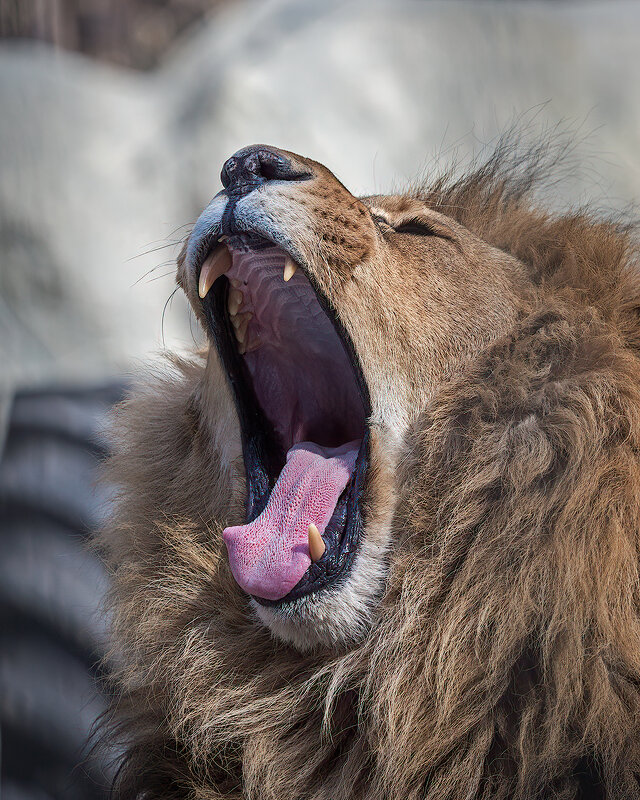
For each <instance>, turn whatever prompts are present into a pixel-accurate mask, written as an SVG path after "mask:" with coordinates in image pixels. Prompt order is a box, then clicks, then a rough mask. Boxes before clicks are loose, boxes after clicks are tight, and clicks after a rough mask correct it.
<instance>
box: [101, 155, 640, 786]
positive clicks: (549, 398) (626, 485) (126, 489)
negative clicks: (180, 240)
mask: <svg viewBox="0 0 640 800" xmlns="http://www.w3.org/2000/svg"><path fill="white" fill-rule="evenodd" d="M306 163H311V164H313V162H306ZM313 168H314V170H315V172H314V174H315V178H314V180H313V181H309V182H306V185H305V183H299V184H296V186H295V187H293V186H286V187H285V188H284V189H283V188H282V187H280V188H276V189H274V190H273V191H272V192H271V193H269V192H264V193H262V194H258V193H253V194H254V195H255V196H253V197H252V196H251V195H250V196H249V197H248V198H247V199H246V202H248V203H253V202H260V203H264V208H265V209H272V213H274V214H276V213H277V215H278V217H277V218H278V220H280V221H281V224H282V225H283V226H284V227H285V228H286V229H287V230H288V231H289V232H290V235H291V237H292V240H294V241H295V244H296V246H297V247H298V249H299V252H300V253H301V255H302V256H303V257H304V259H305V265H306V269H307V270H308V274H309V277H310V278H311V279H312V280H313V281H314V282H315V283H316V285H317V286H318V287H320V288H321V289H322V290H323V292H324V293H325V294H326V295H327V296H328V298H329V299H330V301H331V302H332V303H333V305H334V306H335V309H336V312H337V314H338V316H339V318H340V320H341V321H342V323H343V324H344V326H345V329H346V330H347V332H348V333H349V335H350V337H351V339H352V341H353V343H354V346H355V349H356V352H357V354H358V357H359V359H360V362H361V365H362V369H363V372H364V375H365V377H366V380H367V383H368V386H369V389H370V392H371V401H372V409H373V411H372V420H371V422H372V436H373V438H374V441H375V446H374V453H373V458H372V467H371V470H372V471H371V476H370V481H369V483H368V486H367V492H366V496H365V503H366V510H367V516H366V520H367V529H366V532H365V541H364V545H366V547H363V550H362V551H361V554H362V553H366V554H367V564H366V565H364V564H360V565H359V566H358V564H357V563H356V564H354V568H353V572H354V579H355V578H357V577H358V575H362V574H363V573H362V570H363V569H364V568H365V567H366V568H370V569H373V568H375V569H374V572H375V573H376V577H375V578H373V579H372V580H371V584H372V585H371V586H370V588H369V591H368V592H364V594H362V593H361V594H360V595H358V596H356V595H355V594H354V595H353V596H351V595H347V594H346V593H345V594H343V595H342V599H343V600H344V603H345V605H344V608H345V609H347V610H349V611H350V615H349V614H346V612H345V618H344V620H343V621H342V622H341V623H340V624H339V625H336V627H335V628H334V629H333V630H334V633H335V635H334V638H333V640H332V639H331V635H330V634H331V631H332V628H331V625H330V623H331V619H328V620H326V619H325V622H322V619H323V614H324V615H325V617H326V614H327V611H328V610H329V609H330V597H329V594H330V593H329V592H328V593H327V597H326V598H325V601H326V602H325V605H323V602H324V601H323V599H322V597H321V596H319V597H318V598H317V599H316V600H315V601H314V602H315V603H316V605H315V606H314V605H313V604H310V606H309V608H308V609H307V610H305V612H304V614H302V613H301V614H299V615H297V616H296V615H295V610H293V611H292V613H293V619H292V621H291V623H290V624H289V625H287V621H286V619H284V618H278V619H276V620H271V621H269V620H267V623H268V624H269V625H271V629H270V628H269V627H267V625H265V624H261V623H259V622H258V621H256V617H255V611H254V609H253V608H252V606H251V603H250V601H249V600H248V598H246V597H245V596H244V595H243V594H242V593H241V592H240V590H239V589H238V587H237V586H236V585H235V583H234V581H233V579H232V577H231V575H230V572H229V569H228V565H227V561H226V555H225V553H224V551H223V548H222V546H221V537H220V532H221V529H222V527H223V526H224V525H226V524H229V523H230V522H236V521H239V520H241V519H242V518H243V492H244V484H243V477H242V463H241V456H240V443H239V438H238V430H237V420H236V419H235V413H234V411H233V408H232V404H231V399H230V395H229V391H228V389H227V388H226V385H225V383H224V381H223V380H221V377H220V369H219V365H218V359H217V356H216V355H215V353H209V354H208V356H207V358H206V365H205V361H195V362H194V363H193V364H183V363H182V364H181V363H178V364H176V366H175V368H174V371H173V372H171V373H170V374H168V375H166V376H164V377H161V378H157V379H156V380H155V381H154V382H153V383H152V384H150V385H148V386H147V387H146V388H141V389H139V390H138V391H137V392H136V393H134V395H133V396H132V398H131V399H130V400H129V401H128V403H127V404H126V405H125V406H124V407H123V408H122V409H121V411H120V414H119V417H118V419H119V425H120V432H119V435H118V442H119V443H120V444H119V446H118V451H117V453H116V455H115V457H114V459H113V461H112V464H111V474H112V476H113V477H114V478H115V479H116V481H117V482H118V483H119V484H120V486H121V487H122V494H121V502H120V506H119V510H118V513H117V515H116V517H115V519H114V521H113V523H112V525H111V526H110V528H109V530H107V531H105V532H104V533H103V534H102V537H101V541H102V545H103V547H104V548H105V550H106V552H107V556H108V560H109V563H110V564H111V566H112V569H113V576H114V588H113V607H114V613H115V618H114V634H115V648H116V652H117V654H118V656H119V663H120V664H121V665H122V666H121V670H120V672H119V673H118V674H117V676H116V685H117V687H118V698H117V703H116V707H117V718H118V720H119V724H120V726H121V727H120V732H121V733H122V735H123V736H124V737H125V738H126V739H127V740H128V742H129V746H128V756H127V761H126V762H125V765H124V767H123V770H122V772H121V775H120V784H119V786H120V790H121V792H122V794H123V796H125V797H132V796H134V795H135V794H136V793H143V794H144V795H145V796H146V797H152V798H155V797H158V798H160V797H163V798H179V797H187V796H189V797H198V798H207V799H209V798H211V799H212V798H241V797H249V798H252V800H263V799H265V800H266V798H278V800H297V799H298V798H305V800H312V799H314V800H321V799H322V800H330V799H331V800H346V799H347V798H362V799H364V798H368V799H371V800H373V798H389V799H390V800H396V799H397V800H400V799H402V800H419V799H421V800H424V799H426V800H461V798H468V799H469V800H479V799H480V798H484V800H489V798H491V800H512V799H513V800H532V798H533V799H536V798H539V800H542V799H543V798H544V800H546V798H550V797H556V798H563V800H574V799H575V800H578V798H581V797H586V796H590V797H604V796H605V791H606V792H607V794H606V796H607V797H608V798H615V800H618V798H621V799H622V800H626V799H627V798H629V799H631V798H637V797H639V796H640V793H639V791H638V784H637V778H636V775H637V774H638V773H639V772H640V745H639V744H638V742H639V741H640V740H639V734H640V730H639V728H640V688H639V687H640V615H639V603H640V596H639V595H640V592H639V586H640V582H639V577H640V576H639V575H638V564H639V560H638V557H639V552H638V550H639V537H638V532H639V530H640V513H639V512H640V469H639V464H638V453H639V452H640V441H639V434H638V431H640V365H639V362H638V356H639V348H640V320H639V317H638V313H639V311H640V285H639V282H638V277H637V272H636V267H635V259H636V257H637V256H636V253H635V251H634V249H633V243H632V240H631V238H630V235H629V234H628V233H627V232H626V231H625V230H624V229H622V227H620V226H616V225H614V224H611V223H606V222H598V221H596V220H594V219H593V218H591V217H590V216H589V215H586V214H576V215H574V216H563V217H557V218H556V217H551V216H549V215H548V214H546V213H545V212H544V211H540V210H537V209H536V208H534V207H532V206H531V204H530V199H529V197H530V192H529V189H530V187H531V173H529V172H527V171H526V170H525V172H524V173H522V172H517V171H516V172H513V173H509V171H508V170H506V169H505V166H504V162H503V161H502V160H501V159H500V158H496V159H494V160H492V161H490V162H489V163H488V165H487V166H485V167H483V168H481V169H480V170H478V171H477V172H475V173H473V174H471V175H469V176H468V177H466V178H464V179H463V180H462V181H460V182H458V183H451V182H450V181H446V180H443V181H439V182H435V184H434V185H433V186H432V187H431V188H428V189H426V190H421V191H420V192H417V193H414V194H410V195H407V196H402V197H392V198H383V197H375V198H368V199H363V200H362V201H358V200H356V199H355V198H353V197H352V196H351V195H350V194H349V193H348V192H347V190H346V189H344V187H342V186H341V185H340V184H339V183H338V182H337V181H336V180H335V179H334V178H333V177H332V176H331V175H330V173H328V172H327V171H326V170H325V169H324V168H320V167H319V166H318V165H313ZM303 201H304V202H303ZM369 208H371V209H372V211H373V213H374V214H376V215H378V216H380V217H384V218H385V219H386V220H387V222H388V223H391V225H393V226H399V225H401V224H402V222H403V220H405V219H407V218H416V217H424V221H425V222H427V223H428V224H430V225H431V226H432V228H433V234H434V235H432V236H426V237H423V236H420V237H415V236H414V235H409V234H406V235H400V234H396V233H394V232H393V231H392V230H391V229H390V228H387V227H385V225H386V223H385V222H384V220H382V219H378V220H375V219H373V218H372V217H371V216H370V214H369V211H368V209H369ZM323 215H324V216H323ZM331 237H335V239H336V241H333V239H332V238H331ZM343 240H344V241H343ZM180 281H181V283H182V285H183V287H184V288H185V290H186V291H187V294H188V295H189V296H190V298H191V300H192V302H193V304H194V308H195V309H196V312H198V308H199V306H198V303H197V300H196V299H195V297H194V291H195V283H194V276H192V275H190V274H189V272H188V270H187V269H186V266H185V264H184V262H182V263H181V267H180ZM378 568H379V569H378ZM359 570H360V571H359ZM345 592H346V590H345ZM320 595H322V593H320ZM351 612H352V613H351ZM305 614H306V616H305ZM358 614H359V615H360V616H358ZM349 622H352V623H353V625H354V630H353V631H352V633H353V636H352V637H350V636H349V631H347V630H344V625H345V624H349ZM316 623H317V625H318V630H319V631H320V633H319V634H318V635H317V636H316V637H315V638H314V635H313V634H310V638H309V639H307V640H305V641H302V639H304V630H303V631H302V633H300V628H301V625H303V624H310V625H313V624H316ZM323 626H324V627H323ZM341 626H342V627H341ZM278 628H280V629H279V630H278ZM274 633H275V634H276V635H275V636H274V635H273V634H274ZM320 634H322V635H320ZM287 641H292V642H295V643H296V645H297V647H296V648H295V649H294V648H293V647H291V646H290V645H289V644H288V643H287ZM314 642H315V646H313V644H314ZM301 646H302V647H307V648H310V649H307V650H306V651H305V652H301V651H300V647H301ZM596 776H598V777H596ZM587 786H589V787H590V791H591V792H592V794H590V795H585V794H584V791H586V788H585V787H587Z"/></svg>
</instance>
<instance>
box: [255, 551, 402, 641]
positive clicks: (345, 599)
mask: <svg viewBox="0 0 640 800" xmlns="http://www.w3.org/2000/svg"><path fill="white" fill-rule="evenodd" d="M378 538H379V537H377V536H375V535H374V536H371V537H370V538H369V537H367V538H365V539H363V541H362V542H361V545H360V548H359V551H358V554H357V556H356V558H355V560H354V563H353V565H352V567H351V569H350V571H349V574H348V576H347V578H346V580H345V581H344V582H343V583H342V584H340V585H339V586H336V587H330V588H327V589H325V590H324V591H322V592H318V593H315V594H311V595H306V596H304V597H300V598H298V599H296V600H292V601H290V602H287V603H281V604H279V605H278V606H265V605H263V604H261V603H259V602H257V601H256V600H255V599H253V600H252V601H251V604H252V609H253V613H254V615H255V618H256V621H257V623H258V624H261V625H264V626H266V627H267V628H269V630H270V631H271V633H272V634H273V635H274V637H275V638H276V639H278V640H280V641H281V642H284V643H286V644H289V645H292V646H293V647H295V648H296V649H297V650H300V651H301V652H309V651H312V650H320V649H328V650H336V649H339V650H342V649H344V648H345V647H347V648H348V647H350V646H353V645H356V644H358V643H359V642H361V641H362V640H363V639H365V638H366V636H367V635H368V633H369V631H370V630H371V627H372V625H373V624H374V621H375V618H376V615H377V613H378V608H379V601H380V594H381V591H382V587H383V585H384V579H385V575H386V568H385V558H384V555H385V551H386V549H387V547H386V544H387V542H388V536H385V537H384V539H385V540H386V541H385V544H384V545H380V544H378V543H377V541H376V540H377V539H378Z"/></svg>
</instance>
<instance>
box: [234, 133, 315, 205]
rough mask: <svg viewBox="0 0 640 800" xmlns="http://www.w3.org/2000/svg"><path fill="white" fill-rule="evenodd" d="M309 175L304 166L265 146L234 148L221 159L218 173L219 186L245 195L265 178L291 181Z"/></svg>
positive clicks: (311, 174)
mask: <svg viewBox="0 0 640 800" xmlns="http://www.w3.org/2000/svg"><path fill="white" fill-rule="evenodd" d="M312 177H313V173H312V172H311V170H309V169H308V167H306V165H303V164H301V163H299V162H297V161H296V160H294V158H293V157H290V156H289V155H288V154H286V155H285V154H283V153H280V152H278V151H277V150H272V149H271V148H270V147H266V146H265V145H252V146H251V147H245V148H243V149H242V150H238V152H237V153H235V154H234V155H232V156H231V158H229V159H228V160H227V161H226V162H225V164H224V166H223V167H222V172H221V173H220V179H221V180H222V185H223V186H224V188H225V189H227V190H228V191H229V192H232V193H234V194H247V193H248V192H250V191H253V189H255V188H257V187H258V186H260V185H261V184H263V183H266V182H267V181H275V180H282V181H295V180H306V179H308V178H312Z"/></svg>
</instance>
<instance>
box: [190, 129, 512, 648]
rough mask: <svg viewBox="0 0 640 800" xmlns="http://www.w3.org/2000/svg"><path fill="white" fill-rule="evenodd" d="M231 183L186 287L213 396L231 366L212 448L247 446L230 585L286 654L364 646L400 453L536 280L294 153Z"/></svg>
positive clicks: (239, 174) (251, 156) (250, 153)
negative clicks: (205, 350) (217, 444)
mask: <svg viewBox="0 0 640 800" xmlns="http://www.w3.org/2000/svg"><path fill="white" fill-rule="evenodd" d="M222 180H223V184H224V189H223V190H222V191H221V192H220V193H219V194H217V195H216V197H215V198H214V199H213V200H212V202H211V204H210V205H209V206H208V207H207V209H206V210H205V211H204V212H203V214H202V216H201V217H200V219H199V220H198V222H197V223H196V225H195V228H194V230H193V232H192V234H191V236H190V238H189V241H188V243H187V246H186V249H185V251H184V253H183V257H182V258H181V259H180V269H179V276H178V279H179V283H180V285H181V286H182V288H183V289H184V290H185V292H186V294H187V296H188V297H189V299H190V301H191V304H192V306H193V309H194V311H195V313H196V315H197V316H198V318H199V319H200V321H201V322H202V325H203V326H204V329H205V330H206V331H207V333H208V335H209V337H210V340H211V350H210V354H209V359H208V365H207V377H206V379H205V387H206V386H207V385H210V384H212V383H215V382H218V381H219V380H220V377H219V376H220V362H222V369H223V371H224V372H225V373H226V375H227V376H228V379H229V383H230V387H231V393H232V397H233V400H234V406H235V412H234V411H233V410H231V408H229V409H228V410H226V409H225V410H223V409H220V408H219V407H218V408H217V409H216V416H215V417H214V418H213V420H212V424H213V425H214V426H215V427H216V431H214V434H213V435H214V436H217V435H218V434H217V430H219V429H220V428H221V427H222V426H225V429H226V426H228V424H229V423H228V416H229V415H232V414H234V413H235V414H237V417H238V425H239V429H240V432H241V436H240V439H241V444H242V453H243V462H244V463H240V462H238V464H237V468H238V472H239V473H240V476H239V477H241V478H246V488H245V486H244V485H242V484H241V483H240V482H239V483H238V491H240V492H242V493H243V494H244V493H245V491H246V495H247V511H246V517H245V515H243V517H244V518H242V519H239V520H236V524H235V525H234V526H230V527H228V528H227V529H226V531H225V533H224V540H225V543H226V546H227V549H228V552H229V559H230V564H231V570H232V572H233V574H234V576H235V578H236V580H237V582H238V583H239V585H240V586H241V587H242V589H243V590H244V591H245V592H247V594H249V595H250V596H251V597H252V598H253V599H252V605H253V607H254V609H255V611H256V613H257V615H258V616H259V617H260V619H261V620H262V621H263V622H264V624H266V625H268V626H269V627H270V628H271V630H272V631H273V632H274V633H276V634H277V635H278V636H280V637H282V638H283V639H285V640H287V641H291V642H294V643H295V644H297V645H298V646H300V647H310V646H314V645H316V644H318V643H322V644H335V643H337V642H341V641H350V640H354V639H359V638H361V636H362V635H363V633H364V632H365V631H366V629H367V628H368V626H369V624H370V622H371V619H372V615H374V614H375V606H376V604H377V603H378V601H379V599H380V595H381V593H382V588H383V582H384V578H385V575H386V572H387V564H386V561H387V556H388V550H389V544H390V539H391V518H392V513H393V510H394V507H395V502H396V498H395V493H396V486H395V481H394V475H395V474H396V473H397V471H398V468H399V466H400V464H399V459H400V455H401V452H402V444H403V441H404V440H405V438H406V436H407V433H408V431H409V428H410V426H411V425H412V424H413V423H414V422H415V420H416V418H417V416H418V415H419V413H420V411H421V410H422V409H424V408H425V407H426V406H427V404H428V402H429V400H430V398H431V397H432V396H433V393H434V391H435V390H436V388H437V387H438V386H439V385H440V384H441V383H442V382H443V381H444V380H445V379H446V378H447V377H449V376H451V375H452V374H453V373H454V372H455V370H456V368H457V367H458V366H459V365H460V363H462V362H463V361H465V360H468V359H469V358H470V357H472V356H473V355H474V354H475V353H477V352H478V351H479V350H481V349H482V348H483V347H486V345H487V344H488V343H489V342H491V341H492V340H495V339H496V338H498V337H499V336H500V335H502V334H504V333H505V332H506V331H507V330H508V329H509V327H510V326H512V325H513V322H514V320H515V318H516V315H517V311H518V307H519V306H520V305H521V304H522V298H523V285H524V275H523V272H524V270H523V268H522V266H521V265H520V263H519V262H518V261H517V260H516V259H514V258H512V257H510V256H509V255H507V254H505V253H504V252H503V251H501V250H498V249H496V248H494V247H492V246H490V245H489V244H487V243H486V242H484V241H483V240H482V239H480V238H479V237H478V236H475V235H474V234H473V233H471V232H470V231H469V230H468V229H466V228H464V227H462V226H461V225H459V224H458V223H457V222H456V221H455V220H454V219H453V218H451V217H450V216H445V215H444V214H442V213H439V212H438V211H436V210H434V209H433V208H432V207H430V206H429V204H428V203H427V202H425V200H424V199H421V198H419V197H411V196H378V197H366V198H361V199H358V198H356V197H354V196H353V195H352V194H350V192H349V191H348V190H347V189H345V187H344V186H343V185H342V184H341V183H340V182H339V181H338V180H337V179H336V178H335V177H334V176H333V175H332V173H331V172H329V170H328V169H326V168H325V167H323V166H322V165H320V164H318V163H316V162H313V161H311V160H309V159H305V158H301V157H300V156H297V155H294V154H292V153H288V152H285V151H281V150H276V149H274V148H271V147H265V146H262V145H257V146H254V147H248V148H245V149H244V150H241V151H239V152H238V153H236V154H235V155H234V156H232V157H231V158H230V159H229V160H228V161H227V162H226V164H225V165H224V167H223V170H222ZM205 391H206V388H205ZM310 526H313V527H312V530H311V533H310V532H309V528H310ZM310 536H311V537H312V539H311V540H310V538H309V537H310ZM313 537H315V548H316V550H315V551H314V540H313Z"/></svg>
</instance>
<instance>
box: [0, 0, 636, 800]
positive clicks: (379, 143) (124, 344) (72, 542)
mask: <svg viewBox="0 0 640 800" xmlns="http://www.w3.org/2000/svg"><path fill="white" fill-rule="evenodd" d="M639 86H640V4H639V3H638V2H633V1H632V0H601V1H600V2H597V1H596V0H594V1H593V2H586V1H585V0H564V1H560V0H558V1H556V2H551V0H547V1H546V2H545V1H544V0H519V1H518V2H516V1H515V0H512V1H511V2H510V1H509V0H341V1H340V2H339V1H338V0H253V2H252V1H251V0H0V109H1V113H0V159H1V161H0V747H1V750H0V753H1V754H0V763H1V779H0V780H1V786H2V790H3V792H4V794H3V797H4V798H9V799H10V800H22V798H24V799H25V800H26V799H27V798H90V797H95V798H100V797H103V796H106V794H107V792H108V784H109V776H110V774H111V773H112V770H113V763H112V761H113V756H114V754H113V753H111V754H108V753H105V752H101V751H96V752H91V751H89V750H88V749H87V747H86V745H85V742H86V740H87V737H88V736H89V734H90V732H91V729H92V726H93V725H94V722H95V720H96V717H97V716H98V715H99V713H100V712H101V710H103V709H104V707H105V703H106V700H107V698H106V697H105V696H104V690H103V689H102V688H101V687H100V685H99V683H97V681H99V679H100V677H101V671H100V670H101V668H100V666H99V660H100V657H101V656H102V655H103V653H104V649H105V630H106V628H107V626H108V619H107V618H106V615H105V613H104V611H103V610H102V608H101V603H102V597H103V594H104V591H105V588H106V586H107V579H106V576H105V575H104V572H103V570H102V568H101V566H100V563H99V561H98V560H97V559H96V557H95V556H94V555H92V554H91V553H90V551H89V550H87V548H86V540H87V536H88V535H89V533H90V532H91V531H92V530H93V529H94V528H95V527H96V526H97V525H99V524H100V522H101V520H103V519H104V516H105V514H107V513H108V510H109V502H110V489H109V487H107V486H104V485H102V484H98V483H96V478H97V475H98V472H99V464H100V461H101V460H102V459H103V458H104V456H105V454H106V445H105V430H106V425H107V422H106V415H107V413H108V410H109V409H110V408H111V407H112V405H113V404H114V403H115V402H117V401H118V399H119V398H120V397H121V396H122V394H123V392H124V391H126V386H127V385H128V384H129V383H130V381H131V380H132V379H133V378H134V377H135V376H136V375H138V374H140V373H141V372H143V371H144V370H145V369H148V368H150V367H151V366H152V365H154V364H157V363H158V361H159V360H160V359H161V354H162V351H163V350H164V349H172V350H179V351H184V350H185V349H188V348H190V347H193V345H194V342H197V341H198V338H199V335H198V331H197V329H196V327H195V325H194V323H193V320H192V319H191V318H190V315H189V313H188V310H187V306H186V303H185V302H184V300H183V298H182V297H181V296H180V295H179V294H173V290H174V283H173V261H174V259H175V256H176V254H177V252H178V250H179V244H180V241H181V239H182V238H183V237H184V236H185V234H186V233H187V232H188V230H189V226H190V224H192V223H193V221H194V220H195V219H196V217H197V216H198V214H199V212H200V210H201V209H202V208H203V206H204V205H206V203H207V202H208V201H209V199H210V198H211V197H212V196H213V195H214V194H215V193H216V192H217V191H218V189H219V188H220V186H219V177H218V176H219V172H220V167H221V165H222V163H223V161H224V160H225V159H226V158H227V157H228V156H229V155H231V154H232V153H233V152H234V151H235V150H237V149H238V148H240V147H242V146H244V145H247V144H251V143H254V142H265V143H269V144H274V145H277V146H279V147H284V148H286V149H289V150H293V151H296V152H299V153H302V154H303V155H307V156H311V157H312V158H315V159H317V160H320V161H322V162H323V163H325V164H327V166H329V167H330V168H331V169H332V170H333V171H334V172H335V173H336V175H337V176H338V177H339V178H340V179H341V180H342V181H343V182H344V183H345V184H346V185H347V186H348V187H349V188H350V189H351V190H352V191H353V192H354V193H373V192H383V191H389V190H394V189H402V188H403V187H405V186H406V185H407V184H408V183H410V182H412V181H415V180H416V179H418V178H420V177H421V176H424V175H428V174H429V172H430V171H431V170H433V169H434V168H435V167H436V166H437V165H438V164H439V165H441V166H442V165H446V164H447V163H449V162H450V161H451V160H455V161H456V162H457V163H458V164H459V165H460V168H461V169H462V168H464V165H465V164H466V163H468V161H469V159H471V158H473V157H474V156H477V155H478V154H480V155H481V154H482V153H483V152H486V151H487V149H490V148H491V147H492V145H493V144H495V142H496V138H497V137H498V136H499V135H500V133H502V132H504V131H505V130H506V129H508V128H511V127H513V126H514V125H515V126H516V127H517V128H518V129H519V130H521V131H522V133H523V137H524V138H525V139H527V140H529V141H535V139H536V137H537V136H539V135H543V134H545V133H547V134H548V133H549V132H551V133H553V132H558V133H559V134H564V135H567V134H568V135H569V137H570V139H571V143H572V144H571V148H570V150H571V153H570V159H569V162H568V167H567V169H565V170H564V171H563V180H562V181H560V182H556V183H554V184H553V185H552V186H550V187H549V189H548V191H547V193H546V197H545V201H546V202H548V203H549V204H550V205H551V206H552V207H554V208H556V209H559V208H563V207H566V206H567V205H580V204H584V203H591V204H592V205H594V206H595V207H596V208H598V209H602V210H603V211H604V212H612V211H613V212H615V211H624V212H628V211H629V209H630V208H632V206H633V204H634V203H635V201H637V200H638V198H639V197H640V156H639V154H638V153H639V140H640V90H639V89H638V87H639ZM116 755H117V754H116Z"/></svg>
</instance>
